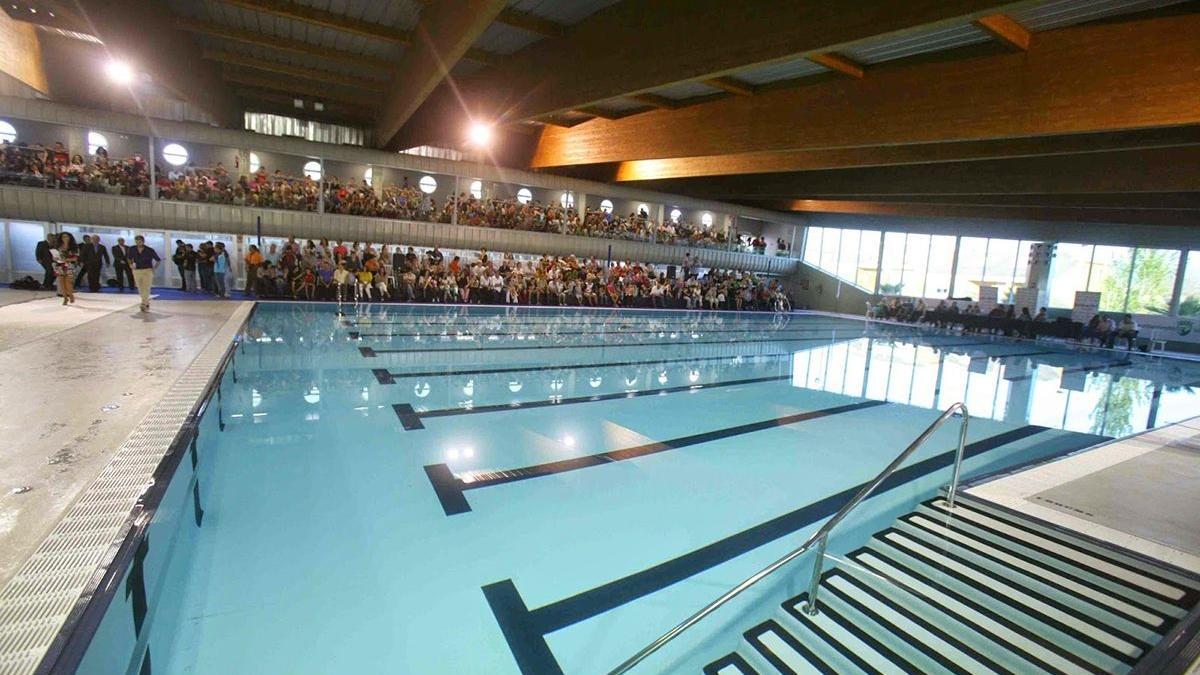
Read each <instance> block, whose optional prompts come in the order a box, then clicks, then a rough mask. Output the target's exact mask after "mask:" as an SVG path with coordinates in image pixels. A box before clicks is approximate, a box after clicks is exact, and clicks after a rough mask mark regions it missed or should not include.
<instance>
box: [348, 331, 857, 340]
mask: <svg viewBox="0 0 1200 675" xmlns="http://www.w3.org/2000/svg"><path fill="white" fill-rule="evenodd" d="M834 330H837V329H836V328H780V329H777V330H761V329H756V328H731V329H729V330H719V329H673V328H667V329H660V330H621V331H610V332H611V333H613V334H615V335H660V336H665V335H666V334H667V333H679V334H685V335H686V334H687V333H692V332H695V333H702V334H705V335H707V334H709V333H765V334H768V335H769V334H772V333H785V334H789V335H790V334H795V333H816V332H822V333H824V332H829V331H834ZM856 330H857V329H856ZM528 333H529V331H524V332H519V333H470V332H468V333H454V334H451V333H435V332H432V331H426V332H423V333H361V332H359V331H356V330H352V331H347V332H346V335H348V336H349V337H350V339H351V340H361V339H363V338H396V337H426V338H429V339H431V340H437V339H439V338H441V339H447V340H449V339H458V338H465V337H470V338H486V337H516V336H518V335H526V334H528ZM533 334H534V335H537V336H539V337H551V336H556V337H577V336H578V335H579V334H578V333H537V332H534V333H533ZM592 335H594V336H596V337H602V336H601V335H600V334H598V333H592Z"/></svg>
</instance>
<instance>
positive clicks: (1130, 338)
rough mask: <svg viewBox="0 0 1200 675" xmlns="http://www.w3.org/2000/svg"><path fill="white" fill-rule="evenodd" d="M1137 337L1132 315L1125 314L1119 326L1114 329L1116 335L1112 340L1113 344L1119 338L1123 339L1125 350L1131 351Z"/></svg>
mask: <svg viewBox="0 0 1200 675" xmlns="http://www.w3.org/2000/svg"><path fill="white" fill-rule="evenodd" d="M1137 335H1138V324H1137V321H1134V320H1133V315H1132V314H1126V315H1125V316H1124V317H1123V318H1122V319H1121V323H1120V325H1118V326H1117V327H1116V333H1115V337H1114V338H1113V342H1115V341H1116V340H1118V339H1120V338H1125V349H1126V350H1132V349H1133V345H1134V343H1135V342H1137Z"/></svg>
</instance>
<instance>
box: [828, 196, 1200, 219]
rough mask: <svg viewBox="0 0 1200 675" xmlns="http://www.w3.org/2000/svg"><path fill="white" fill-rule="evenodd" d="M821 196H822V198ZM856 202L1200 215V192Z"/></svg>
mask: <svg viewBox="0 0 1200 675" xmlns="http://www.w3.org/2000/svg"><path fill="white" fill-rule="evenodd" d="M817 199H820V198H819V197H818V198H817ZM854 200H855V201H864V202H891V203H897V204H905V203H920V204H954V205H958V206H998V207H1021V206H1029V207H1047V208H1064V209H1080V210H1086V209H1123V210H1134V209H1137V210H1143V211H1192V212H1195V213H1196V214H1197V215H1200V192H1114V193H1103V194H1094V193H1091V194H1088V193H1085V194H1075V193H1065V194H1011V195H988V194H984V195H965V194H964V195H914V196H907V195H903V196H897V195H859V196H856V197H855V198H854ZM833 201H840V200H833Z"/></svg>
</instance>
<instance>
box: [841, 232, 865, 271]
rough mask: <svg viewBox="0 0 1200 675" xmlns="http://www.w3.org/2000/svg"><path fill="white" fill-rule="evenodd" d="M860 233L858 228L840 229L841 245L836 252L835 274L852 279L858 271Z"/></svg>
mask: <svg viewBox="0 0 1200 675" xmlns="http://www.w3.org/2000/svg"><path fill="white" fill-rule="evenodd" d="M861 238H862V233H861V232H859V231H858V230H842V245H841V247H840V249H839V252H838V264H837V275H838V276H839V277H841V278H843V279H847V280H850V281H853V280H854V278H855V276H856V273H857V271H858V242H859V239H861Z"/></svg>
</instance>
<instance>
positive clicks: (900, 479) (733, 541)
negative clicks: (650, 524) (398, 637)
mask: <svg viewBox="0 0 1200 675" xmlns="http://www.w3.org/2000/svg"><path fill="white" fill-rule="evenodd" d="M1043 431H1047V428H1046V427H1041V426H1034V425H1029V426H1024V427H1019V428H1017V429H1012V430H1010V431H1006V432H1004V433H1001V434H998V435H996V436H992V437H989V438H985V439H982V440H979V441H975V442H974V443H970V444H969V445H967V446H966V448H965V449H964V457H966V458H971V457H977V456H979V455H982V454H984V453H986V452H988V451H991V450H994V449H996V448H999V447H1002V446H1004V445H1007V444H1009V443H1013V442H1015V441H1018V440H1021V439H1023V438H1028V437H1030V436H1034V435H1036V434H1039V433H1042V432H1043ZM1079 436H1080V438H1078V439H1077V438H1075V437H1074V435H1072V436H1071V437H1070V438H1071V440H1072V441H1073V442H1072V443H1071V444H1070V445H1069V447H1064V448H1059V449H1057V450H1056V452H1055V454H1056V455H1064V454H1067V453H1070V452H1074V451H1076V450H1078V449H1080V448H1084V447H1087V446H1088V445H1091V444H1093V442H1094V440H1095V439H1094V437H1093V436H1091V435H1086V434H1081V435H1079ZM1043 459H1045V458H1043ZM953 462H954V451H953V450H950V451H947V452H944V453H941V454H939V455H935V456H933V457H930V458H928V459H924V460H922V461H920V462H917V463H915V464H912V465H911V466H908V467H905V468H902V469H900V470H898V471H897V472H896V473H894V474H892V476H891V477H890V478H888V479H887V480H885V481H884V482H883V483H882V484H881V485H880V486H879V488H878V489H877V490H876V492H875V494H876V495H878V494H882V493H884V492H887V491H888V490H892V489H894V488H897V487H900V486H902V485H905V484H907V483H909V482H911V481H913V480H916V479H918V478H920V477H922V476H925V475H928V474H930V473H933V472H935V471H941V470H943V469H945V468H947V467H949V466H950V465H951V464H953ZM862 486H863V485H856V486H853V487H850V488H847V489H845V490H842V491H841V492H838V493H836V494H833V495H830V496H828V497H825V498H824V499H821V500H819V501H816V502H813V503H811V504H808V505H806V506H803V507H801V508H799V509H796V510H795V511H791V512H789V513H786V514H784V515H782V516H779V517H777V518H774V519H772V520H769V521H767V522H765V523H761V524H759V525H756V526H754V527H752V528H750V529H747V530H743V531H742V532H739V533H737V534H734V535H732V536H729V537H726V538H725V539H721V540H719V541H716V542H713V543H712V544H709V545H707V546H704V547H702V548H699V549H696V550H694V551H691V552H689V553H686V554H684V555H681V556H679V557H677V558H673V559H671V560H668V561H666V562H663V563H660V564H658V565H655V566H654V567H651V568H648V569H645V570H642V571H640V572H636V573H634V574H631V575H629V576H627V577H623V578H621V579H617V580H615V581H611V582H609V583H607V584H604V585H602V586H597V587H595V588H592V589H590V590H587V591H584V592H582V593H579V594H576V595H573V596H571V597H569V598H564V599H562V600H559V601H556V602H553V603H550V604H549V605H545V606H543V607H539V608H537V609H534V610H529V609H527V608H526V607H525V605H524V602H523V601H520V602H510V603H508V604H507V605H504V606H502V607H500V610H501V611H502V612H509V614H505V615H501V614H497V616H496V620H497V621H498V622H499V623H500V624H501V626H507V627H508V628H509V629H511V630H509V629H506V630H505V638H506V639H507V640H508V642H509V647H510V648H511V649H512V650H513V653H514V655H515V654H517V653H518V652H519V653H521V654H524V655H528V654H533V653H538V654H540V655H541V658H540V660H533V661H530V662H527V663H526V662H520V661H519V663H521V671H522V673H525V674H526V675H531V674H533V673H540V672H559V671H558V670H556V669H558V668H559V666H558V663H557V661H555V660H554V656H553V654H551V653H550V651H549V647H548V646H547V644H546V640H545V636H546V635H548V634H550V633H552V632H554V631H557V630H560V629H562V628H565V627H567V626H570V625H573V624H575V623H578V622H580V621H584V620H587V619H590V618H592V617H595V616H598V615H600V614H603V613H604V612H607V611H610V610H612V609H615V608H617V607H620V606H621V605H624V604H626V603H628V602H632V601H634V600H637V599H638V598H642V597H645V596H647V595H650V594H651V593H654V592H656V591H659V590H662V589H664V588H667V587H669V586H671V585H673V584H676V583H678V582H680V581H683V580H684V579H687V578H689V577H692V576H695V575H696V574H699V573H701V572H703V571H705V570H707V569H711V568H713V567H716V566H717V565H720V564H722V563H724V562H727V561H729V560H732V559H733V558H736V557H738V556H740V555H742V554H744V553H746V552H748V551H751V550H754V549H756V548H758V547H760V546H763V545H765V544H768V543H771V542H773V541H776V540H778V539H780V538H782V537H785V536H787V535H789V534H792V533H794V532H797V531H799V530H802V529H804V528H806V527H810V526H812V525H814V524H816V523H818V522H820V521H822V520H824V519H826V518H828V517H830V516H832V515H833V514H834V513H836V512H837V510H838V509H839V508H841V507H842V506H843V505H844V504H845V503H846V502H847V501H848V500H849V499H850V498H851V497H853V496H854V495H855V494H856V493H857V492H858V491H859V490H860V489H862ZM501 584H505V585H511V584H512V581H511V580H506V581H504V582H500V584H492V586H499V585H501ZM506 587H507V586H506ZM512 592H513V593H516V594H517V598H519V597H520V596H519V592H518V591H516V589H515V586H514V587H513V589H512ZM492 609H493V612H495V611H496V610H497V605H495V604H493V605H492ZM511 613H515V614H516V615H515V616H514V615H512V614H511ZM539 668H548V669H547V670H539Z"/></svg>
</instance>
